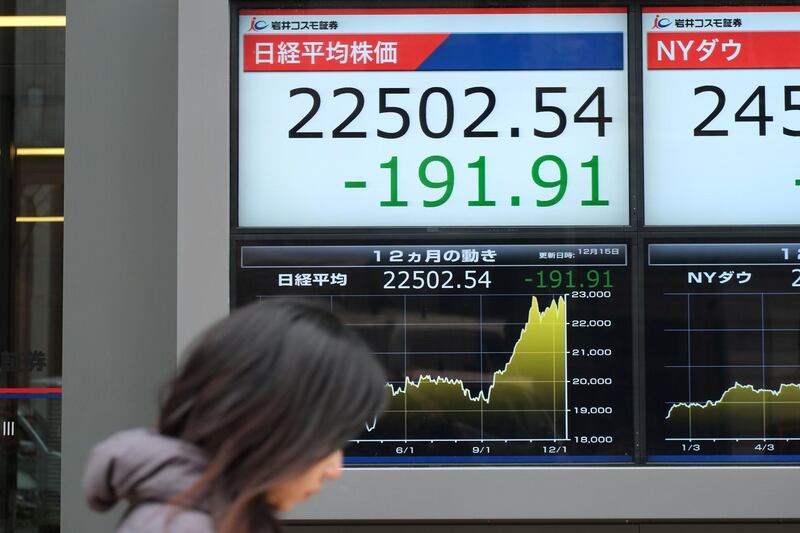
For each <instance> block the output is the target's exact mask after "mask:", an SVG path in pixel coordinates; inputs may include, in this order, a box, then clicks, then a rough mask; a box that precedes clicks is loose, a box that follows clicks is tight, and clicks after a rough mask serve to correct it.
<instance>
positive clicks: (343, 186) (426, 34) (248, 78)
mask: <svg viewBox="0 0 800 533" xmlns="http://www.w3.org/2000/svg"><path fill="white" fill-rule="evenodd" d="M626 28H627V15H626V10H625V9H623V8H604V9H592V8H579V9H576V8H569V9H567V8H565V9H544V8H540V9H531V8H525V9H416V10H414V9H395V10H381V9H370V10H250V9H245V10H241V11H240V12H239V28H238V31H239V39H238V42H239V54H238V57H239V69H238V103H239V114H238V161H237V164H238V224H239V226H240V227H243V228H245V227H247V228H251V227H262V228H275V227H292V228H298V227H299V228H307V227H376V226H378V227H392V226H395V227H396V226H440V227H443V226H554V225H569V226H581V225H583V226H586V225H618V226H619V225H626V224H628V223H629V207H628V201H629V200H628V198H629V187H628V184H629V177H628V71H627V34H626Z"/></svg>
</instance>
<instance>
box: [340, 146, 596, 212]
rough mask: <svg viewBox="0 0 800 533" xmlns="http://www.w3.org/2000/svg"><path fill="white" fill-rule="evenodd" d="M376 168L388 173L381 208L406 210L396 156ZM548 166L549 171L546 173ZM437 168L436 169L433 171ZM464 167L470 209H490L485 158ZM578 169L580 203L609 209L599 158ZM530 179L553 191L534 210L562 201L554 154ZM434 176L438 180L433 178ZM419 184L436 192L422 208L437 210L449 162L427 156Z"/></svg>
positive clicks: (562, 179) (448, 184) (361, 184)
mask: <svg viewBox="0 0 800 533" xmlns="http://www.w3.org/2000/svg"><path fill="white" fill-rule="evenodd" d="M380 167H381V168H382V169H385V170H387V171H388V173H389V199H388V200H383V201H381V202H380V205H381V207H407V206H408V205H409V202H408V200H403V199H401V194H400V183H399V181H400V177H399V176H400V172H399V169H400V163H399V161H398V157H397V156H392V158H391V159H389V161H386V162H385V163H381V165H380ZM548 167H549V170H548ZM436 168H438V171H437V170H434V169H436ZM467 168H468V169H470V170H471V171H474V177H475V180H476V184H475V188H476V196H475V198H474V199H473V200H469V201H468V202H467V205H468V206H470V207H493V206H495V205H497V201H496V200H490V199H489V198H488V197H487V193H486V188H487V172H486V157H485V156H480V157H479V158H478V159H477V160H475V161H473V162H472V163H469V164H468V165H467ZM581 168H585V169H587V170H588V171H589V180H590V187H591V192H590V196H589V198H587V199H585V200H582V201H581V205H582V206H609V205H610V201H609V200H604V199H602V198H601V197H600V170H599V169H600V158H599V156H596V155H595V156H592V158H591V159H589V160H588V161H584V162H582V163H581ZM530 173H531V179H532V180H533V183H534V184H535V185H536V186H537V187H539V188H541V189H551V190H553V193H552V195H551V196H550V197H549V198H545V199H537V200H536V207H552V206H554V205H557V204H558V203H559V202H561V200H562V199H563V198H564V195H565V194H566V192H567V186H568V183H569V172H568V170H567V165H566V163H565V162H564V160H563V159H562V158H560V157H558V156H556V155H549V154H548V155H543V156H541V157H539V158H538V159H536V160H535V161H534V162H533V165H532V166H531V170H530ZM433 174H435V175H436V176H438V177H434V176H433ZM417 176H418V178H419V182H420V183H421V184H422V185H423V186H424V187H426V188H427V189H429V190H438V191H440V193H439V195H438V197H436V198H431V199H425V200H423V201H422V205H423V206H424V207H440V206H443V205H445V204H446V203H447V201H448V200H449V199H450V197H451V196H452V194H453V191H454V189H455V185H456V172H455V169H454V167H453V164H452V162H451V161H450V160H449V159H448V158H446V157H444V156H442V155H431V156H428V157H426V158H425V159H423V160H422V162H421V163H420V164H419V167H418V169H417ZM344 187H345V189H365V188H367V182H366V181H360V180H348V181H345V183H344ZM510 202H511V205H512V206H514V207H517V206H519V205H520V204H521V197H520V196H517V195H514V196H512V197H511V198H510Z"/></svg>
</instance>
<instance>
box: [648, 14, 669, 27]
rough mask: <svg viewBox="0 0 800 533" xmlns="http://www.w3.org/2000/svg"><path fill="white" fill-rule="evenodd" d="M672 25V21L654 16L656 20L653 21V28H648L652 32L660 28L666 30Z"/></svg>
mask: <svg viewBox="0 0 800 533" xmlns="http://www.w3.org/2000/svg"><path fill="white" fill-rule="evenodd" d="M671 24H672V20H670V19H668V18H661V15H656V19H655V20H654V21H653V27H652V28H650V29H652V30H658V29H661V28H666V27H668V26H670V25H671Z"/></svg>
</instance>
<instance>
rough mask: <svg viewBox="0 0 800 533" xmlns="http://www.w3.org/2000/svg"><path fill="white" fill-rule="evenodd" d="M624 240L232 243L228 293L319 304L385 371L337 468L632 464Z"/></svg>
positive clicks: (628, 282) (245, 298)
mask: <svg viewBox="0 0 800 533" xmlns="http://www.w3.org/2000/svg"><path fill="white" fill-rule="evenodd" d="M628 250H629V247H628V245H626V244H620V243H613V244H596V243H594V244H572V245H563V244H539V245H486V244H469V243H468V244H448V245H435V246H431V245H424V246H423V245H408V244H400V245H395V246H385V245H384V246H381V245H369V246H365V245H361V246H280V245H278V246H266V245H250V244H245V245H242V246H240V247H239V248H238V260H239V265H238V266H239V269H240V270H239V275H238V280H237V283H238V285H237V289H236V290H237V294H238V297H239V298H238V300H239V301H240V302H242V303H244V302H246V301H248V300H252V299H256V298H271V297H277V296H281V297H297V298H305V299H311V300H314V301H317V302H319V303H320V304H321V305H324V306H326V307H329V308H330V309H331V310H332V311H333V312H334V313H336V314H337V315H338V316H340V317H342V318H343V320H344V321H345V322H346V323H347V324H349V325H350V326H351V327H353V328H355V329H356V330H357V331H359V332H360V333H361V334H362V336H363V337H364V338H365V339H367V340H368V342H369V343H370V345H371V347H372V349H373V351H374V355H375V357H377V358H378V359H379V360H380V361H381V363H382V364H383V365H384V367H385V368H386V371H387V374H388V378H389V382H388V383H387V384H386V394H387V396H388V398H389V408H388V411H387V413H386V414H385V415H384V416H383V417H382V418H380V419H379V420H374V421H367V423H366V424H365V427H364V431H363V433H362V435H361V436H360V437H358V438H356V439H355V440H354V441H353V442H352V443H351V445H350V447H349V448H348V450H347V461H348V462H350V463H373V464H376V463H377V464H385V463H398V462H399V463H415V464H420V463H429V464H437V463H498V462H501V463H518V464H524V463H539V462H562V463H564V462H627V461H632V460H633V429H632V427H633V426H632V424H633V412H632V407H631V406H632V384H631V375H632V358H631V342H632V324H631V318H630V313H629V312H628V310H629V308H630V306H631V276H630V268H629V264H628Z"/></svg>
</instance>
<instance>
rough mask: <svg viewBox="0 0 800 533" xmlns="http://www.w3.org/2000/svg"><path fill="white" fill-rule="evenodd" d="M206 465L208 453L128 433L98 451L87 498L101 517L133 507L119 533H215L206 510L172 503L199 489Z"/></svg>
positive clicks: (141, 432) (87, 476)
mask: <svg viewBox="0 0 800 533" xmlns="http://www.w3.org/2000/svg"><path fill="white" fill-rule="evenodd" d="M206 464H207V460H206V457H205V456H204V454H203V452H201V451H200V450H199V449H197V448H195V447H194V446H192V445H190V444H188V443H185V442H183V441H180V440H177V439H173V438H169V437H164V436H163V435H159V434H158V433H156V432H154V431H151V430H146V429H134V430H129V431H123V432H121V433H117V434H115V435H113V436H111V437H110V438H108V439H107V440H105V441H103V442H101V443H100V444H98V445H97V446H95V447H94V449H93V450H92V453H91V455H90V456H89V462H88V463H87V465H86V472H85V473H84V479H83V489H84V494H85V495H86V499H87V501H88V503H89V506H90V507H91V508H92V509H94V510H96V511H106V510H108V509H110V508H111V507H113V506H114V504H116V503H117V501H119V500H127V501H128V503H129V509H128V512H127V513H126V514H125V517H124V518H123V520H122V522H121V523H120V525H119V527H118V529H117V533H213V531H214V527H213V524H212V521H211V518H210V516H209V514H208V509H207V508H205V506H203V505H197V506H195V507H193V508H186V507H176V506H174V505H170V504H169V503H168V502H169V501H170V500H171V499H172V498H173V497H175V496H176V495H178V494H181V493H182V492H184V491H185V490H187V489H189V488H190V487H191V486H192V485H194V483H195V482H196V481H197V480H198V479H199V478H200V476H201V475H202V473H203V470H204V469H205V467H206Z"/></svg>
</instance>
